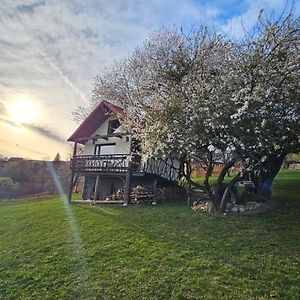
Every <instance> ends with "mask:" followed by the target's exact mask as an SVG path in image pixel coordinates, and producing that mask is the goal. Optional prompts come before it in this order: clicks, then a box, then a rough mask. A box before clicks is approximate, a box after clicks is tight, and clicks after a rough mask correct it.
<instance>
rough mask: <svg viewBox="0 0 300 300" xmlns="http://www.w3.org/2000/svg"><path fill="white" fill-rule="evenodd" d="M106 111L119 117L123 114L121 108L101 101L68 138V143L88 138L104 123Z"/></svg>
mask: <svg viewBox="0 0 300 300" xmlns="http://www.w3.org/2000/svg"><path fill="white" fill-rule="evenodd" d="M108 111H111V112H113V113H115V114H116V115H119V114H122V113H123V108H121V107H120V106H117V105H115V104H112V103H110V102H108V101H106V100H102V101H101V102H100V103H99V104H98V105H97V107H96V108H95V109H94V110H93V111H92V112H91V113H90V114H89V115H88V116H87V118H86V119H85V120H84V121H83V122H82V123H81V124H80V126H79V127H78V128H77V129H76V130H75V132H74V133H73V134H72V135H71V136H70V137H69V138H68V141H69V142H75V141H76V140H78V139H84V138H86V137H90V136H91V135H92V134H93V133H94V132H95V131H96V130H97V129H98V128H99V127H100V126H101V125H102V124H103V123H104V121H105V120H107V119H108V117H109V114H108V113H107V112H108Z"/></svg>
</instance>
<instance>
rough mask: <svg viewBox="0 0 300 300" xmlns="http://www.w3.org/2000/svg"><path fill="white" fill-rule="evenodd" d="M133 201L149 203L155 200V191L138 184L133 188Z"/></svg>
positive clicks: (131, 197)
mask: <svg viewBox="0 0 300 300" xmlns="http://www.w3.org/2000/svg"><path fill="white" fill-rule="evenodd" d="M130 199H131V203H136V204H138V203H147V204H150V203H152V202H153V199H154V195H153V193H152V192H151V191H150V190H148V189H147V188H145V187H143V186H140V185H138V186H136V187H134V188H133V189H132V190H131V194H130Z"/></svg>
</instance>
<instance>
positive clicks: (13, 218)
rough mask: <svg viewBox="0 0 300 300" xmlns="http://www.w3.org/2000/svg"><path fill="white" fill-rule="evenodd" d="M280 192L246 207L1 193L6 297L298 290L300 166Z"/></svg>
mask: <svg viewBox="0 0 300 300" xmlns="http://www.w3.org/2000/svg"><path fill="white" fill-rule="evenodd" d="M274 194H275V197H274V198H275V199H274V200H275V204H276V205H275V207H274V210H273V211H271V212H267V213H263V214H259V215H248V216H246V215H228V216H223V215H217V216H216V215H210V214H205V213H200V212H194V211H193V210H192V209H190V208H188V207H186V206H185V205H183V204H173V205H170V204H169V205H167V204H166V205H157V206H142V205H135V206H129V207H127V208H123V207H120V206H96V207H93V206H88V205H86V206H85V205H71V207H70V206H68V205H64V202H63V200H61V199H59V198H56V199H44V200H32V201H17V202H10V203H9V202H6V203H1V204H0V299H64V298H65V299H272V298H273V299H299V298H300V273H299V270H300V263H299V262H300V261H299V256H300V253H299V252H300V218H299V215H300V214H299V212H300V172H299V171H298V172H296V171H290V172H284V173H281V174H280V175H279V176H278V179H277V180H276V183H275V188H274Z"/></svg>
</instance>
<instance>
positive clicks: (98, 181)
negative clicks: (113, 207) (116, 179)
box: [93, 175, 100, 201]
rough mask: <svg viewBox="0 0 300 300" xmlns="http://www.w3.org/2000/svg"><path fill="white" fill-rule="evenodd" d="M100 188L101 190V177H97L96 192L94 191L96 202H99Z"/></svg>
mask: <svg viewBox="0 0 300 300" xmlns="http://www.w3.org/2000/svg"><path fill="white" fill-rule="evenodd" d="M99 188H100V176H99V175H97V178H96V183H95V191H94V199H93V200H94V201H96V200H98V199H97V198H98V192H99Z"/></svg>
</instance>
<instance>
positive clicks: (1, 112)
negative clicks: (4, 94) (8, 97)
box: [0, 100, 6, 116]
mask: <svg viewBox="0 0 300 300" xmlns="http://www.w3.org/2000/svg"><path fill="white" fill-rule="evenodd" d="M5 114H6V108H5V105H4V102H2V101H1V100H0V116H1V115H5Z"/></svg>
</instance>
